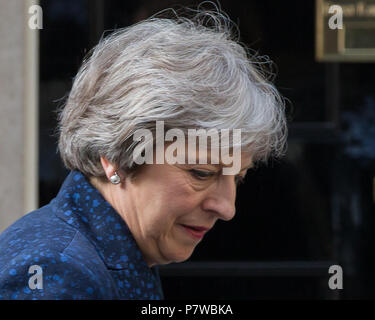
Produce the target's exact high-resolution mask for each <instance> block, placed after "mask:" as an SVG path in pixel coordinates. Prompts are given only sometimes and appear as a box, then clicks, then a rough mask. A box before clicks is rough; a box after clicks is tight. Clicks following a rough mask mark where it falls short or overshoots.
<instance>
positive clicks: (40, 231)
mask: <svg viewBox="0 0 375 320" xmlns="http://www.w3.org/2000/svg"><path fill="white" fill-rule="evenodd" d="M31 266H36V267H32V268H30V267H31ZM38 266H39V267H40V268H39V267H38ZM37 269H38V270H37ZM0 299H151V300H152V299H155V300H159V299H163V292H162V288H161V282H160V277H159V273H158V270H157V267H153V268H149V267H148V265H147V264H146V262H145V261H144V259H143V257H142V254H141V251H140V250H139V247H138V245H137V243H136V242H135V240H134V238H133V236H132V234H131V233H130V230H129V228H128V226H127V225H126V223H125V222H124V220H123V219H122V218H121V216H120V215H119V214H118V213H117V212H116V211H115V210H114V209H113V207H112V206H111V205H110V204H109V203H108V202H107V201H106V200H105V199H104V198H103V196H102V195H101V194H100V192H99V191H98V190H97V189H96V188H94V187H93V186H92V184H91V183H90V182H89V181H88V179H87V178H86V177H85V176H84V175H83V174H82V173H81V172H79V171H71V172H70V174H69V175H68V176H67V178H66V179H65V181H64V183H63V185H62V186H61V189H60V191H59V193H58V195H57V197H56V198H54V199H53V200H52V201H51V202H50V203H49V204H48V205H46V206H44V207H42V208H40V209H38V210H35V211H33V212H31V213H29V214H27V215H25V216H23V217H22V218H21V219H19V220H18V221H16V222H15V223H14V224H13V225H11V226H10V227H9V228H8V229H6V230H5V231H4V232H3V233H2V234H1V235H0Z"/></svg>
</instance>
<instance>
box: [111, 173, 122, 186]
mask: <svg viewBox="0 0 375 320" xmlns="http://www.w3.org/2000/svg"><path fill="white" fill-rule="evenodd" d="M110 180H111V183H112V184H119V183H120V181H121V178H120V177H119V175H118V174H117V172H116V171H115V174H114V175H113V176H111V178H110Z"/></svg>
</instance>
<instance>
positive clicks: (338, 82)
mask: <svg viewBox="0 0 375 320" xmlns="http://www.w3.org/2000/svg"><path fill="white" fill-rule="evenodd" d="M197 3H198V2H194V1H189V2H187V1H183V0H181V1H161V0H158V1H146V0H144V1H123V0H122V1H121V0H107V1H103V0H90V1H89V0H44V1H43V0H42V1H41V3H40V4H41V6H42V8H43V13H44V21H43V27H44V28H43V30H40V119H39V120H40V136H39V139H40V141H39V145H40V155H39V159H40V163H39V172H40V206H42V205H45V204H47V203H48V202H49V201H50V200H51V199H52V198H53V197H55V195H56V194H57V192H58V190H59V188H60V185H61V183H62V182H63V181H64V179H65V177H66V175H67V174H68V171H67V170H66V169H64V168H63V165H62V162H61V160H60V158H59V155H58V154H57V138H56V135H55V130H56V124H57V122H56V113H55V110H56V108H57V106H59V105H60V104H61V103H62V102H63V99H64V98H65V96H66V95H67V94H68V93H69V90H70V88H71V85H72V80H73V77H74V76H75V74H76V73H77V71H78V68H79V66H80V63H81V61H82V58H83V57H84V56H85V54H86V53H87V51H89V50H90V49H91V48H92V47H93V46H94V45H95V44H96V43H97V42H98V40H99V39H100V37H101V36H102V34H103V31H108V32H109V30H113V29H115V28H120V27H125V26H128V25H131V24H133V23H135V22H137V21H139V20H142V19H144V18H147V17H148V16H150V15H152V14H154V13H156V12H158V11H159V10H162V9H165V8H167V7H174V8H176V5H189V6H196V5H197ZM220 3H221V8H222V9H223V10H224V11H225V12H226V13H227V14H228V15H229V16H230V18H231V19H232V20H233V21H234V22H236V23H237V24H238V26H239V29H240V32H241V33H240V35H241V41H242V42H243V43H245V44H246V45H248V46H250V47H251V48H252V49H254V50H256V51H258V52H259V54H261V55H268V56H269V57H270V58H271V59H272V60H273V61H274V62H275V64H276V66H277V70H276V73H277V76H276V79H275V83H276V86H277V88H278V89H279V90H280V92H281V93H282V94H283V95H284V96H285V97H286V98H287V99H288V100H289V102H288V103H287V110H288V116H289V118H290V119H291V120H290V122H289V128H290V135H289V139H288V145H289V149H288V153H287V156H286V157H285V158H284V159H283V160H278V161H271V162H270V164H269V165H268V166H260V167H259V168H257V169H255V170H253V171H251V172H249V173H248V175H247V178H246V181H245V184H244V185H242V186H241V187H240V189H239V193H238V199H237V214H236V217H235V218H234V219H233V220H232V221H231V222H229V223H224V222H221V223H220V222H219V223H218V224H217V227H215V229H214V230H212V231H211V232H210V233H209V234H208V235H207V236H206V238H205V241H203V242H202V243H201V244H199V246H198V247H197V249H196V250H195V252H194V254H193V256H192V257H191V259H190V260H189V262H188V263H183V264H178V265H173V264H172V265H170V266H168V267H166V268H160V273H161V276H162V283H163V288H164V293H165V297H166V298H167V299H183V298H214V299H259V298H264V299H289V298H294V299H296V298H297V299H353V298H372V297H374V296H375V295H374V293H373V290H372V288H373V287H374V285H375V277H374V273H373V271H372V270H373V269H374V267H375V259H374V258H375V257H374V255H375V254H374V250H373V246H374V244H375V241H374V232H373V231H374V213H375V212H374V208H375V204H374V201H375V199H374V198H375V195H374V188H375V186H374V184H375V180H374V177H375V165H374V162H375V161H374V159H375V91H374V83H375V82H374V80H375V66H374V64H367V63H361V64H358V63H345V64H343V63H341V64H339V63H318V62H316V61H315V58H314V52H315V25H314V23H315V3H314V1H312V0H309V1H297V0H292V1H276V0H273V1H271V0H249V1H247V2H243V1H233V0H230V1H229V0H226V1H224V0H222V1H220ZM332 264H339V265H341V266H342V268H343V271H344V289H343V290H334V291H333V290H330V289H329V288H328V279H329V276H330V275H329V274H328V267H329V266H330V265H332Z"/></svg>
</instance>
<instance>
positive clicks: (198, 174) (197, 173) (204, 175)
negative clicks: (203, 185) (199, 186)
mask: <svg viewBox="0 0 375 320" xmlns="http://www.w3.org/2000/svg"><path fill="white" fill-rule="evenodd" d="M189 172H190V174H191V175H192V176H193V177H194V178H197V179H199V180H207V179H208V178H211V177H213V176H214V175H215V172H212V171H205V170H197V169H190V170H189Z"/></svg>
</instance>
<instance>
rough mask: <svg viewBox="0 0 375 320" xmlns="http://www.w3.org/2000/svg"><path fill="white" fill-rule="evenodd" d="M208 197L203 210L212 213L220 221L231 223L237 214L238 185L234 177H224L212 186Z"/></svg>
mask: <svg viewBox="0 0 375 320" xmlns="http://www.w3.org/2000/svg"><path fill="white" fill-rule="evenodd" d="M211 187H212V189H211V188H210V189H211V190H210V191H209V192H208V195H207V197H206V198H205V200H204V201H203V204H202V209H203V210H205V211H210V212H212V213H214V214H216V215H217V216H218V218H219V219H222V220H225V221H229V220H231V219H233V217H234V215H235V213H236V206H235V201H236V183H235V181H234V177H233V176H230V175H222V176H221V177H220V179H219V181H218V182H217V183H216V184H215V185H213V186H211Z"/></svg>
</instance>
